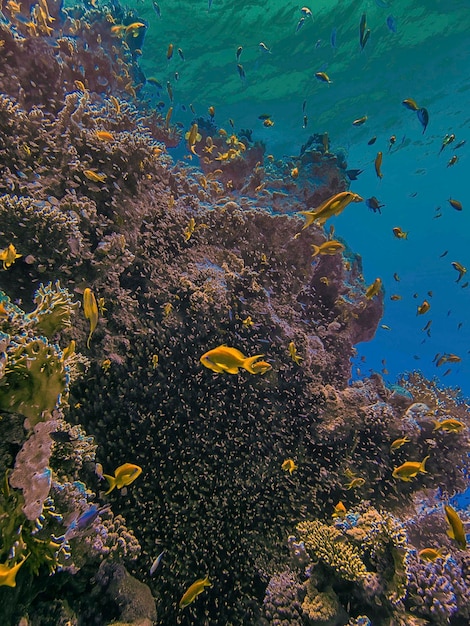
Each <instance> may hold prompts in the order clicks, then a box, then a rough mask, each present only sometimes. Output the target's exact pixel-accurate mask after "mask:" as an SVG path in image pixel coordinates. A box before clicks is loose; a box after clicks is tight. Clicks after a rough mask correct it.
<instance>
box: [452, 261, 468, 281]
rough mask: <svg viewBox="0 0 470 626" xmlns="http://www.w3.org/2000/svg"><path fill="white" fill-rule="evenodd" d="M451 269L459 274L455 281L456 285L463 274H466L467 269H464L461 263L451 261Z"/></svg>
mask: <svg viewBox="0 0 470 626" xmlns="http://www.w3.org/2000/svg"><path fill="white" fill-rule="evenodd" d="M451 265H452V267H453V268H454V270H457V272H458V273H459V276H458V278H457V280H456V281H455V282H456V283H458V282H459V280H460V279H461V278H462V276H463V275H464V274H466V272H467V268H466V267H464V266H463V265H462V264H461V263H459V262H458V261H452V263H451Z"/></svg>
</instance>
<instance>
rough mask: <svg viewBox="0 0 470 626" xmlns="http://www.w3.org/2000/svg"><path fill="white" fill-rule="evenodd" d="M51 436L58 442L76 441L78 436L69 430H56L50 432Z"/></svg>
mask: <svg viewBox="0 0 470 626" xmlns="http://www.w3.org/2000/svg"><path fill="white" fill-rule="evenodd" d="M49 437H50V438H51V439H53V440H54V441H57V442H58V443H70V442H72V441H76V437H72V436H71V435H70V433H69V432H68V431H67V430H54V431H53V432H52V433H49Z"/></svg>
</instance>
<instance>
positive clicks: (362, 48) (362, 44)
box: [361, 28, 370, 50]
mask: <svg viewBox="0 0 470 626" xmlns="http://www.w3.org/2000/svg"><path fill="white" fill-rule="evenodd" d="M369 37H370V28H368V29H367V30H366V33H365V35H364V39H363V40H362V43H361V50H364V48H365V46H366V43H367V42H368V41H369Z"/></svg>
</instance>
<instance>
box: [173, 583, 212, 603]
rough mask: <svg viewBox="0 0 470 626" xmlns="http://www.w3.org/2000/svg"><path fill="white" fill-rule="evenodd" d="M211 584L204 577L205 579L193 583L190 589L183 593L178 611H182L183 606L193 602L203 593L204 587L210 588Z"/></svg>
mask: <svg viewBox="0 0 470 626" xmlns="http://www.w3.org/2000/svg"><path fill="white" fill-rule="evenodd" d="M211 586H212V585H211V583H210V582H209V578H208V577H207V576H206V577H205V578H199V580H196V582H195V583H193V584H192V585H191V586H190V587H188V588H187V589H186V591H185V592H184V593H183V597H182V598H181V600H180V603H179V607H180V609H184V607H185V606H188V604H191V602H194V600H195V599H196V597H197V596H198V595H199V594H200V593H202V592H203V591H204V587H211Z"/></svg>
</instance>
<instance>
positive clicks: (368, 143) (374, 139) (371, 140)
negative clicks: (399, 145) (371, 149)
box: [367, 137, 377, 146]
mask: <svg viewBox="0 0 470 626" xmlns="http://www.w3.org/2000/svg"><path fill="white" fill-rule="evenodd" d="M376 141H377V137H372V138H371V139H369V141H368V142H367V145H368V146H373V145H374V143H375V142H376Z"/></svg>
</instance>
